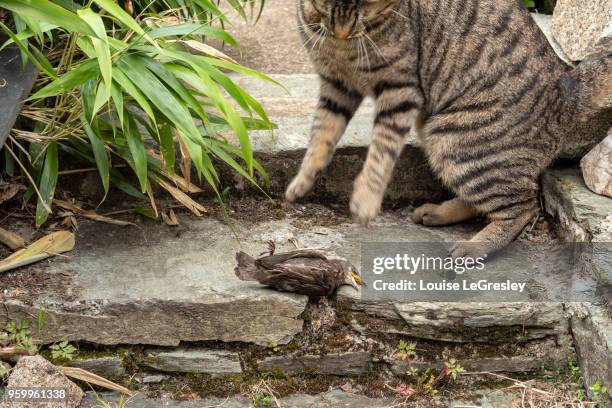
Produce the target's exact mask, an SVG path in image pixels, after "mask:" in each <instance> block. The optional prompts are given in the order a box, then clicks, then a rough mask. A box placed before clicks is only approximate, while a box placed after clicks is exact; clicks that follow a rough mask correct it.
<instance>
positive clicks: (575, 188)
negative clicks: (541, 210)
mask: <svg viewBox="0 0 612 408" xmlns="http://www.w3.org/2000/svg"><path fill="white" fill-rule="evenodd" d="M542 188H543V193H544V201H545V205H546V210H547V211H548V213H550V214H551V215H553V216H555V217H557V219H558V221H559V227H560V230H561V232H562V234H563V236H564V238H565V239H566V240H567V241H569V242H591V241H594V242H612V199H610V198H608V197H603V196H600V195H597V194H595V193H593V192H592V191H590V190H589V189H588V188H587V187H586V185H585V184H584V180H583V179H582V176H581V174H580V170H579V169H577V168H569V169H560V170H549V171H548V172H546V173H545V175H544V177H543V180H542Z"/></svg>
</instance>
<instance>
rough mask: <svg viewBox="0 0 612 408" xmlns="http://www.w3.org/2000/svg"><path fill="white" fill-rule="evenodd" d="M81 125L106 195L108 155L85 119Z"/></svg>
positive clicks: (108, 174) (107, 186)
mask: <svg viewBox="0 0 612 408" xmlns="http://www.w3.org/2000/svg"><path fill="white" fill-rule="evenodd" d="M82 123H83V127H84V129H85V133H86V134H87V137H88V138H89V142H90V143H91V150H92V151H93V154H94V158H95V160H96V167H97V168H98V174H99V175H100V180H101V181H102V186H103V187H104V193H105V195H106V194H108V189H109V178H110V172H109V168H110V164H109V160H108V155H107V154H106V148H105V146H104V143H103V142H102V140H101V139H100V138H99V137H98V135H97V134H96V132H94V130H93V129H92V128H91V126H90V125H89V123H87V120H85V118H82Z"/></svg>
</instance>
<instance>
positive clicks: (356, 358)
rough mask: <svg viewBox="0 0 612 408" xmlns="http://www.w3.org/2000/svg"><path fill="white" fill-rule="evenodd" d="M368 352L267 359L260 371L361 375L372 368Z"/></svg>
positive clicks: (260, 366)
mask: <svg viewBox="0 0 612 408" xmlns="http://www.w3.org/2000/svg"><path fill="white" fill-rule="evenodd" d="M371 360H372V356H371V355H370V353H368V352H346V353H333V354H325V355H318V356H317V355H286V356H275V357H266V358H265V359H264V360H262V361H260V362H259V370H260V371H268V370H272V369H276V370H281V371H283V372H285V373H287V374H295V373H317V374H331V375H343V376H344V375H359V374H364V373H366V372H367V371H369V370H370V368H371Z"/></svg>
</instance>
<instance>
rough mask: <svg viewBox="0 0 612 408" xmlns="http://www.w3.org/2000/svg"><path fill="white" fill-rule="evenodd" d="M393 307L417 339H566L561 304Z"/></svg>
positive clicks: (464, 304) (426, 303) (420, 303)
mask: <svg viewBox="0 0 612 408" xmlns="http://www.w3.org/2000/svg"><path fill="white" fill-rule="evenodd" d="M394 306H395V309H396V310H397V312H398V314H399V315H400V316H401V317H402V319H403V320H404V321H405V322H406V323H407V327H406V328H404V329H403V332H404V333H406V334H408V335H410V336H414V337H416V338H423V339H429V340H441V341H449V342H459V343H464V342H486V343H499V342H507V341H509V339H510V338H514V337H517V336H518V338H520V339H522V340H523V341H525V340H534V339H543V338H545V337H548V336H561V337H562V338H565V334H564V333H567V319H566V318H565V316H564V310H563V305H562V304H561V303H496V304H495V305H494V307H492V305H491V304H490V303H441V302H436V303H429V302H411V303H395V304H394ZM458 327H461V328H463V329H464V330H457V328H458ZM565 340H566V339H565ZM565 343H567V341H565Z"/></svg>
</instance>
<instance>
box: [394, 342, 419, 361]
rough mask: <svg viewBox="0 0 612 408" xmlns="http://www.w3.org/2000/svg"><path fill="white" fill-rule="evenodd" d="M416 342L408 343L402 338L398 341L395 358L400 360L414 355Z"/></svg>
mask: <svg viewBox="0 0 612 408" xmlns="http://www.w3.org/2000/svg"><path fill="white" fill-rule="evenodd" d="M416 346H417V344H416V343H408V342H405V341H404V340H400V341H399V345H398V352H397V353H396V356H397V358H399V359H400V360H410V359H413V358H415V357H416V355H417V354H416Z"/></svg>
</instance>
